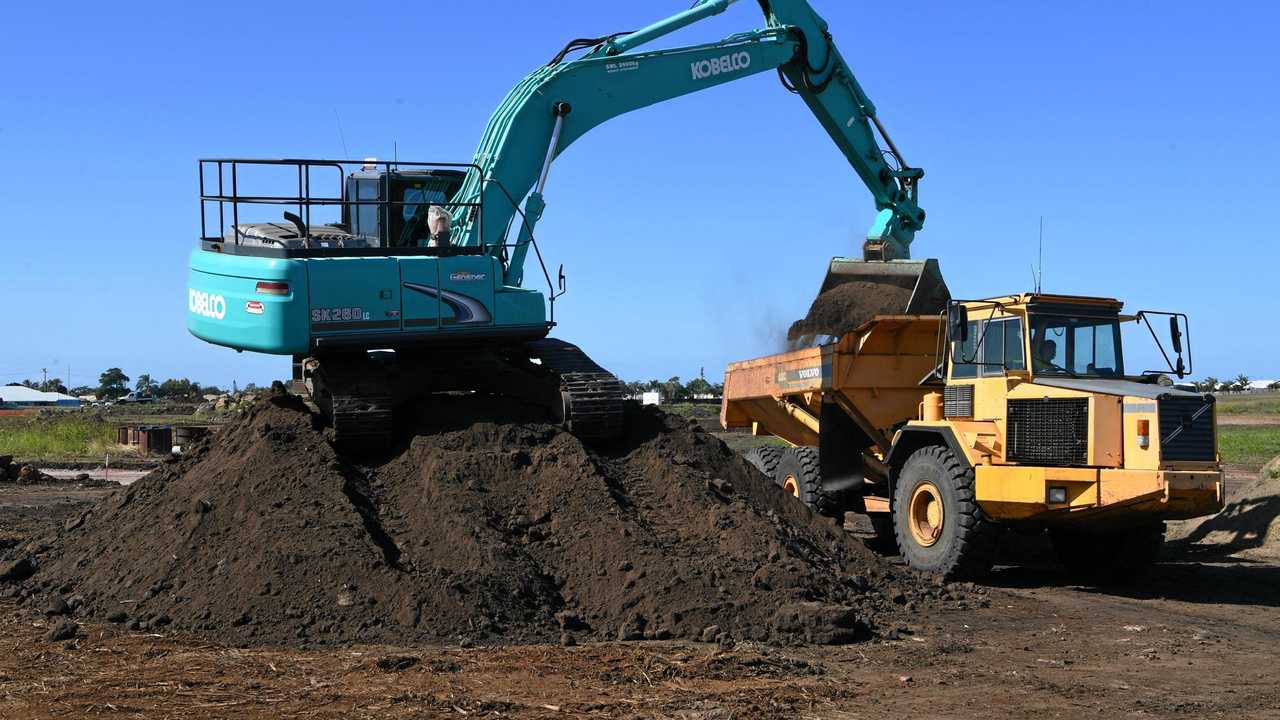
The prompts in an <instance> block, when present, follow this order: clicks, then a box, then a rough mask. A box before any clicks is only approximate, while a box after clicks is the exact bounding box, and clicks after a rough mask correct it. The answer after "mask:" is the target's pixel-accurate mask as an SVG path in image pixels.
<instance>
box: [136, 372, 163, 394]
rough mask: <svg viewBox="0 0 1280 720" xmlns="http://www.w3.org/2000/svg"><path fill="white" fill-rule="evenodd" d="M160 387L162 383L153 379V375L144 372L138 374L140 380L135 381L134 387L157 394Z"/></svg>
mask: <svg viewBox="0 0 1280 720" xmlns="http://www.w3.org/2000/svg"><path fill="white" fill-rule="evenodd" d="M159 387H160V383H158V382H156V381H155V380H152V379H151V376H150V375H148V374H146V373H143V374H141V375H139V376H138V382H136V383H134V386H133V389H134V390H137V391H138V392H140V393H148V394H151V395H155V393H156V389H157V388H159Z"/></svg>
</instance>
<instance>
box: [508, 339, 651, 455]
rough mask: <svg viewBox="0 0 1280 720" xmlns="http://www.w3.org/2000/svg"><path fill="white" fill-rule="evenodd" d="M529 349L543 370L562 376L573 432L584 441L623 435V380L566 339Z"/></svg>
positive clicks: (534, 344)
mask: <svg viewBox="0 0 1280 720" xmlns="http://www.w3.org/2000/svg"><path fill="white" fill-rule="evenodd" d="M529 348H530V349H531V350H532V352H533V355H534V357H536V358H538V359H539V360H540V361H541V362H542V367H544V368H546V369H548V370H551V371H553V372H555V373H556V374H557V375H559V376H560V389H561V391H562V392H564V393H565V394H566V395H567V396H568V408H567V410H568V417H567V418H566V420H567V421H568V425H569V431H570V432H572V433H573V434H574V435H577V436H578V437H580V438H582V439H584V440H613V439H615V438H617V437H618V436H619V435H621V434H622V430H623V424H624V416H623V408H624V406H625V403H626V399H627V388H626V386H625V385H624V384H623V383H622V381H621V380H619V379H618V378H617V377H616V376H614V374H613V373H611V372H609V371H608V370H605V369H604V368H602V367H600V366H599V365H598V364H596V362H595V361H594V360H592V359H591V358H590V357H588V356H587V354H586V353H584V352H583V351H582V349H581V348H579V347H578V346H577V345H572V344H570V343H567V342H565V341H563V340H557V339H555V338H547V339H545V340H538V341H536V342H532V343H529Z"/></svg>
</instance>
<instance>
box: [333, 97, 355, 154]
mask: <svg viewBox="0 0 1280 720" xmlns="http://www.w3.org/2000/svg"><path fill="white" fill-rule="evenodd" d="M333 119H334V120H336V121H337V122H338V139H339V140H341V141H342V159H343V160H350V159H351V153H350V152H349V151H348V150H347V136H346V135H345V134H343V132H342V118H341V117H340V116H339V115H338V108H337V106H336V105H335V106H334V108H333Z"/></svg>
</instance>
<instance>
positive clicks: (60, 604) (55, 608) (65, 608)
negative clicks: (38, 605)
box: [44, 595, 71, 615]
mask: <svg viewBox="0 0 1280 720" xmlns="http://www.w3.org/2000/svg"><path fill="white" fill-rule="evenodd" d="M69 612H71V606H70V605H67V601H66V600H63V599H62V596H61V595H54V596H53V599H51V600H50V601H49V604H48V605H45V606H44V614H45V615H66V614H67V613H69Z"/></svg>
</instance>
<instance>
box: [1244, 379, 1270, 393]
mask: <svg viewBox="0 0 1280 720" xmlns="http://www.w3.org/2000/svg"><path fill="white" fill-rule="evenodd" d="M1275 383H1276V381H1275V380H1251V381H1249V387H1248V388H1247V389H1248V390H1249V392H1254V391H1257V390H1268V389H1270V387H1271V386H1272V385H1274V384H1275Z"/></svg>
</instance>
